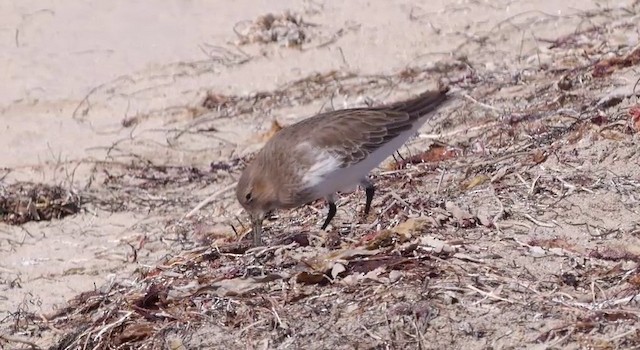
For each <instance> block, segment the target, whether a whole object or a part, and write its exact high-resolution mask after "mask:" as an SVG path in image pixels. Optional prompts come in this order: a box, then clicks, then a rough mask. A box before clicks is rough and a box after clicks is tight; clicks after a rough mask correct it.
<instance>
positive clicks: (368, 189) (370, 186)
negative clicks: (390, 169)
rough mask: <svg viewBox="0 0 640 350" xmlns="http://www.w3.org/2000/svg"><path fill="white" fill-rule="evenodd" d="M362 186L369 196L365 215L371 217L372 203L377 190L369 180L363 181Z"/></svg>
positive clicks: (365, 206)
mask: <svg viewBox="0 0 640 350" xmlns="http://www.w3.org/2000/svg"><path fill="white" fill-rule="evenodd" d="M362 185H363V186H364V193H365V194H366V195H367V202H366V203H365V205H364V215H369V210H370V209H371V201H373V195H374V193H375V192H376V188H375V187H373V184H372V183H371V182H369V181H368V180H365V181H363V182H362Z"/></svg>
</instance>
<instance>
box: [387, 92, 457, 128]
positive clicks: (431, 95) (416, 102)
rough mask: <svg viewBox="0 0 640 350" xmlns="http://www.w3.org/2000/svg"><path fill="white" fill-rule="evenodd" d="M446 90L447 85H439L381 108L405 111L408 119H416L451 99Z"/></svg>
mask: <svg viewBox="0 0 640 350" xmlns="http://www.w3.org/2000/svg"><path fill="white" fill-rule="evenodd" d="M448 92H449V87H448V86H440V87H439V89H438V90H429V91H425V92H423V93H422V94H420V95H418V96H416V97H414V98H411V99H408V100H405V101H400V102H396V103H392V104H389V105H386V106H384V107H381V108H384V109H386V110H392V111H395V112H402V113H407V114H408V115H409V118H410V120H416V119H419V118H422V117H423V116H425V115H427V114H429V113H432V112H434V111H435V110H437V109H438V108H439V107H441V106H442V105H443V104H444V103H445V102H449V101H451V100H452V98H451V97H452V95H451V94H448Z"/></svg>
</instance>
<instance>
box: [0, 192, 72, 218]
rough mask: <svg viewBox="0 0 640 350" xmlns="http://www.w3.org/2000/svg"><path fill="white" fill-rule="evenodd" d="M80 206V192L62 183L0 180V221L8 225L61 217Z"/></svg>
mask: <svg viewBox="0 0 640 350" xmlns="http://www.w3.org/2000/svg"><path fill="white" fill-rule="evenodd" d="M81 206H82V201H81V197H80V195H79V194H78V193H76V192H75V191H72V190H69V189H65V188H63V187H61V186H51V185H45V184H38V183H30V182H18V183H14V184H11V185H4V184H2V183H0V222H5V223H7V224H10V225H21V224H24V223H26V222H29V221H50V220H53V219H61V218H63V217H65V216H68V215H73V214H75V213H77V212H79V211H80V209H81Z"/></svg>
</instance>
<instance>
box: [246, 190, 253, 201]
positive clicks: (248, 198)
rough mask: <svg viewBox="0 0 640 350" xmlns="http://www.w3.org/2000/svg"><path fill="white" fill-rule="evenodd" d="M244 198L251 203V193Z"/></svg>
mask: <svg viewBox="0 0 640 350" xmlns="http://www.w3.org/2000/svg"><path fill="white" fill-rule="evenodd" d="M244 198H245V199H246V200H247V202H251V199H252V197H251V192H249V193H247V195H246V196H244Z"/></svg>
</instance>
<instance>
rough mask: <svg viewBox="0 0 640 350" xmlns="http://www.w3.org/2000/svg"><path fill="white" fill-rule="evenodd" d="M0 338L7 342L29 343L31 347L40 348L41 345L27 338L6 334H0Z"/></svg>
mask: <svg viewBox="0 0 640 350" xmlns="http://www.w3.org/2000/svg"><path fill="white" fill-rule="evenodd" d="M0 339H2V340H4V341H6V342H9V343H20V344H25V345H29V346H30V347H31V349H42V348H41V347H39V346H38V345H36V343H33V342H31V341H29V340H26V339H22V338H18V337H12V336H10V335H6V334H0Z"/></svg>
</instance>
